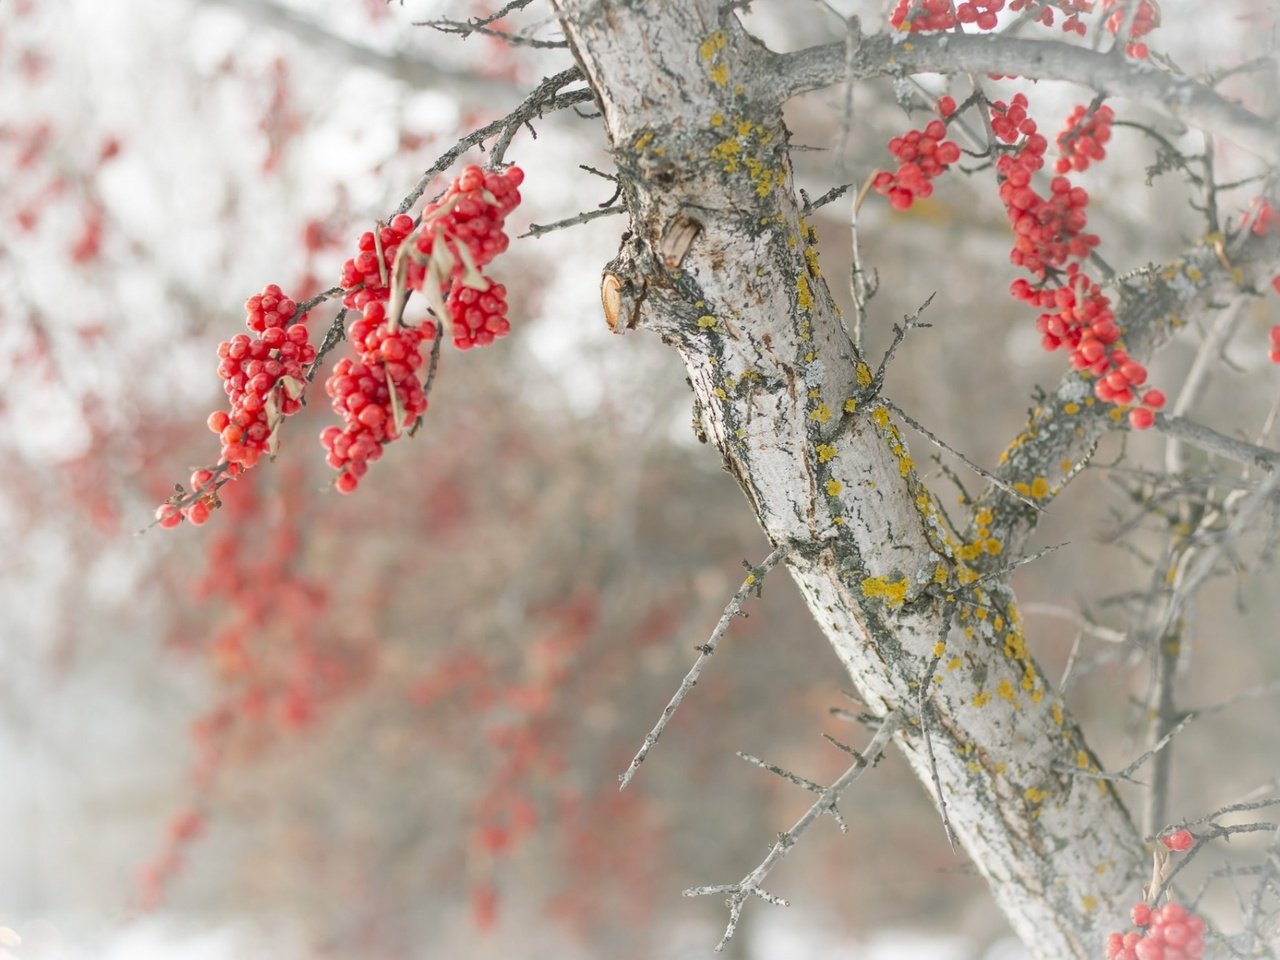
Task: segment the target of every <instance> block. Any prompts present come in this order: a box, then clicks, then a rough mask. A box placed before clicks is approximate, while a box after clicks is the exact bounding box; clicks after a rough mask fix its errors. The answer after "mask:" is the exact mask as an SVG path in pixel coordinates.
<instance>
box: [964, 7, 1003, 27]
mask: <svg viewBox="0 0 1280 960" xmlns="http://www.w3.org/2000/svg"><path fill="white" fill-rule="evenodd" d="M1004 3H1005V0H965V2H964V3H962V4H960V6H958V7H957V8H956V19H957V20H959V21H960V22H961V23H972V24H973V25H974V26H976V27H977V28H978V29H979V30H994V29H995V28H996V14H997V13H999V12H1000V11H1001V10H1003V9H1004Z"/></svg>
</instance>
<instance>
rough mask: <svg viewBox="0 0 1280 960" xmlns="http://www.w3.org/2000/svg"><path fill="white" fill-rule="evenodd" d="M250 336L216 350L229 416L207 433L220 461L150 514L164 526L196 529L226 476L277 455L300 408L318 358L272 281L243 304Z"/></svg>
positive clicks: (218, 414)
mask: <svg viewBox="0 0 1280 960" xmlns="http://www.w3.org/2000/svg"><path fill="white" fill-rule="evenodd" d="M244 307H245V313H246V317H245V325H246V326H247V327H248V328H249V331H250V333H252V334H254V336H253V337H250V336H248V335H246V334H243V333H238V334H236V335H235V336H234V337H232V338H231V339H230V340H225V341H223V342H222V343H220V344H219V345H218V358H219V360H218V376H219V377H221V378H222V381H223V383H222V387H223V390H225V391H226V394H227V398H228V399H229V400H230V401H231V409H230V411H226V410H215V411H214V412H213V413H211V414H210V415H209V420H208V423H209V429H210V430H212V431H213V432H214V433H216V434H217V435H218V439H219V440H221V442H222V456H221V462H220V463H219V464H218V466H216V467H214V468H212V469H201V470H197V471H195V473H193V474H192V475H191V487H192V489H191V490H189V491H184V492H182V493H180V495H179V496H178V497H176V498H174V499H173V500H170V501H168V502H166V503H162V504H161V505H160V506H159V507H158V508H157V509H156V520H157V521H158V522H159V524H160V526H162V527H176V526H177V525H178V524H179V523H181V522H182V521H183V520H184V519H186V520H189V521H190V522H191V523H192V524H193V525H195V526H199V525H201V524H203V523H204V522H205V521H207V520H208V519H209V514H210V513H211V512H212V510H213V509H214V508H215V507H216V506H217V497H216V491H217V488H218V487H220V486H221V485H222V484H223V483H225V482H226V480H228V479H232V478H234V477H237V476H239V475H240V474H241V473H242V472H244V471H245V470H247V469H249V468H250V467H252V466H254V464H256V463H257V462H258V460H259V458H260V457H261V456H262V454H263V453H264V452H265V453H267V454H268V455H269V454H272V453H274V452H275V448H276V444H277V442H278V441H279V428H280V422H281V421H282V420H283V419H284V418H285V417H287V416H290V415H292V414H295V413H297V412H298V411H299V410H301V409H302V391H303V389H304V387H305V384H306V381H305V380H304V374H303V367H304V366H306V365H307V364H309V363H312V362H313V361H314V360H315V358H316V349H315V347H313V346H312V345H311V341H310V333H309V332H308V330H307V326H306V321H307V315H306V314H305V313H304V314H302V315H301V316H299V315H298V305H297V304H296V303H295V302H294V301H293V300H291V299H289V298H288V297H286V296H285V295H284V293H283V291H281V289H280V288H279V287H278V286H276V285H275V284H274V283H273V284H269V285H268V286H267V287H265V288H264V289H263V291H262V293H260V294H255V295H254V296H252V297H250V298H249V299H248V300H247V301H245V305H244Z"/></svg>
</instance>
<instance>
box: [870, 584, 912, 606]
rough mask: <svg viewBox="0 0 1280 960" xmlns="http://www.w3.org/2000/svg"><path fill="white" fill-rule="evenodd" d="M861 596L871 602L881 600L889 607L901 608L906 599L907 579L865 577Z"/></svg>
mask: <svg viewBox="0 0 1280 960" xmlns="http://www.w3.org/2000/svg"><path fill="white" fill-rule="evenodd" d="M862 595H863V596H864V597H867V598H869V599H872V600H875V599H881V598H882V599H883V600H884V601H885V603H887V604H888V605H889V606H891V607H897V606H901V605H902V603H903V602H904V601H905V600H906V598H907V578H906V577H903V578H902V579H901V580H890V579H889V578H888V577H867V578H865V579H864V580H863V581H862Z"/></svg>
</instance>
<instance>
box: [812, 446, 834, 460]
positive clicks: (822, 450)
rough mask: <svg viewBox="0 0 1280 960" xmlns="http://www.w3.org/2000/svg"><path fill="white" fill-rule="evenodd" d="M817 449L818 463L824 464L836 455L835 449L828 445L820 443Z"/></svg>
mask: <svg viewBox="0 0 1280 960" xmlns="http://www.w3.org/2000/svg"><path fill="white" fill-rule="evenodd" d="M817 449H818V462H819V463H826V462H827V461H828V460H831V459H832V458H833V457H835V455H836V448H835V447H833V446H832V445H831V444H829V443H820V444H818V448H817Z"/></svg>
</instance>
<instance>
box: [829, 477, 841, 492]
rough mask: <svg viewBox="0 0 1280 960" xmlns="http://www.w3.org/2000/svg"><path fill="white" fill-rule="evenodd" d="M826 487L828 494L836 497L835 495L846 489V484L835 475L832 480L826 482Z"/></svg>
mask: <svg viewBox="0 0 1280 960" xmlns="http://www.w3.org/2000/svg"><path fill="white" fill-rule="evenodd" d="M826 488H827V496H828V497H834V496H838V495H839V493H840V491H841V490H843V489H844V484H843V483H841V482H840V481H839V480H837V479H836V478H835V477H832V478H831V479H830V480H828V481H827V482H826Z"/></svg>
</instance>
